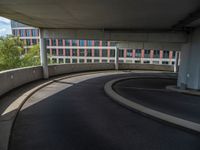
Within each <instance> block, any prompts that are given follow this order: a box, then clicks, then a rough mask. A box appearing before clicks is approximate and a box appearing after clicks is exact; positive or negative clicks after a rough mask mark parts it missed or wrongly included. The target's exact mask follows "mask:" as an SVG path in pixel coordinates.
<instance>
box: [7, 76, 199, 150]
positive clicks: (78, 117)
mask: <svg viewBox="0 0 200 150" xmlns="http://www.w3.org/2000/svg"><path fill="white" fill-rule="evenodd" d="M126 76H135V74H133V73H130V74H121V75H116V74H111V73H104V74H103V73H99V74H93V75H85V76H81V77H74V78H71V79H65V80H62V81H58V82H56V83H53V84H52V85H49V86H47V87H45V88H43V89H42V90H40V91H38V92H37V93H36V94H34V95H33V96H32V97H31V98H30V99H29V100H28V101H27V102H26V103H25V105H24V106H23V108H22V110H21V111H20V113H19V115H18V117H17V119H16V122H15V125H14V128H13V132H12V135H11V140H10V146H9V149H10V150H199V149H200V136H199V135H195V134H193V133H190V132H186V131H184V130H181V129H178V128H175V127H173V126H170V125H167V124H165V123H162V122H157V121H155V120H152V119H150V118H147V117H145V116H143V115H141V114H139V113H137V112H134V111H131V110H128V109H127V108H125V107H123V106H121V105H119V104H117V103H115V102H114V101H112V100H111V99H110V98H109V97H108V96H107V95H106V94H105V93H104V89H103V87H104V84H105V83H106V82H108V81H109V80H111V79H115V78H118V77H126ZM158 76H159V75H158Z"/></svg>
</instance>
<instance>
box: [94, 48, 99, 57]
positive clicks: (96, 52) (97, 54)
mask: <svg viewBox="0 0 200 150" xmlns="http://www.w3.org/2000/svg"><path fill="white" fill-rule="evenodd" d="M94 57H99V49H94Z"/></svg>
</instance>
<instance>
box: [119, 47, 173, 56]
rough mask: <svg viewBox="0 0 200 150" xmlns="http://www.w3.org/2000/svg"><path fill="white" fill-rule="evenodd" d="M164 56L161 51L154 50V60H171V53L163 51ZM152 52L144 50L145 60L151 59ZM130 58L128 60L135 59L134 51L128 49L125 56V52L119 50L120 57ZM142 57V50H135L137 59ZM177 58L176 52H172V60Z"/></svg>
mask: <svg viewBox="0 0 200 150" xmlns="http://www.w3.org/2000/svg"><path fill="white" fill-rule="evenodd" d="M162 52H163V53H162V55H161V51H160V50H153V58H160V57H162V58H169V54H170V51H166V50H164V51H162ZM150 53H151V50H144V56H143V57H144V58H150V57H151V54H150ZM124 56H126V57H128V58H131V57H133V50H132V49H127V50H126V54H124V50H123V49H121V50H119V57H124ZM141 57H142V50H141V49H136V50H135V58H141ZM175 57H176V52H175V51H173V52H172V58H175Z"/></svg>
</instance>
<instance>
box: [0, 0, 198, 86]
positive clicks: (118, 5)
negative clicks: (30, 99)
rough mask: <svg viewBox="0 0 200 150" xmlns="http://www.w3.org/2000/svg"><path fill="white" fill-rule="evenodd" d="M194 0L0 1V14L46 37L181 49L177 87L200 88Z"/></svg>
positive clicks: (45, 64) (195, 5)
mask: <svg viewBox="0 0 200 150" xmlns="http://www.w3.org/2000/svg"><path fill="white" fill-rule="evenodd" d="M199 7H200V2H199V1H198V0H176V1H175V2H174V1H167V0H165V1H160V0H143V1H141V0H125V1H121V0H109V1H99V0H85V1H80V0H76V1H74V0H68V1H66V0H57V1H54V0H43V1H41V0H28V1H27V0H9V1H7V0H1V1H0V15H1V16H4V17H7V18H10V19H13V20H16V21H19V22H22V23H25V24H28V25H31V26H35V27H39V28H40V29H41V40H40V41H41V56H42V65H43V68H44V77H45V78H48V69H47V56H46V51H45V49H44V39H45V38H55V37H60V38H69V39H83V38H84V39H102V40H103V39H104V40H114V41H124V42H125V43H120V44H119V47H132V48H136V47H137V48H161V49H168V48H173V49H175V50H181V51H182V58H181V60H182V61H181V67H180V72H179V79H178V86H179V87H183V88H184V87H188V88H191V89H200V79H199V78H200V62H199V61H198V58H199V54H200V51H199V50H198V49H199V48H200V35H199V34H200V28H198V26H199V25H200V9H199Z"/></svg>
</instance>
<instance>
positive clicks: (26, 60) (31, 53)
mask: <svg viewBox="0 0 200 150" xmlns="http://www.w3.org/2000/svg"><path fill="white" fill-rule="evenodd" d="M38 65H40V47H39V45H34V46H32V47H31V48H30V49H28V52H27V53H25V54H24V55H23V57H22V67H26V66H38Z"/></svg>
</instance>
